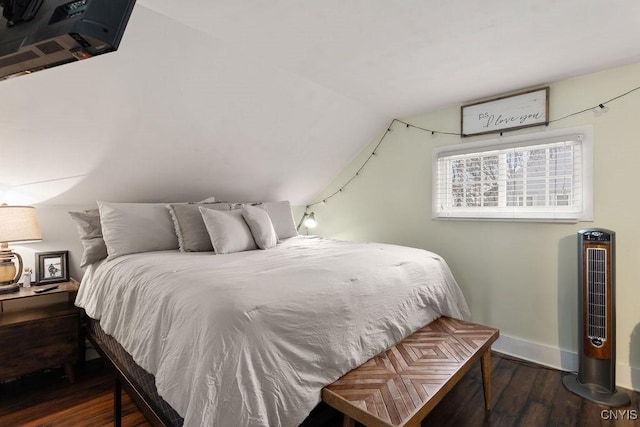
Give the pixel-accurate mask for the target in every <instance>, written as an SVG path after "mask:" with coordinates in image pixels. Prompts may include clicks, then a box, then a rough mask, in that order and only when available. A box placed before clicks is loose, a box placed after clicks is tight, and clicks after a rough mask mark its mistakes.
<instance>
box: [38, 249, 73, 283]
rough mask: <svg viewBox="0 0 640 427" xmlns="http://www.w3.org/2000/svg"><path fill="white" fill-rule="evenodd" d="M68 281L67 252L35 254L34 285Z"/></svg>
mask: <svg viewBox="0 0 640 427" xmlns="http://www.w3.org/2000/svg"><path fill="white" fill-rule="evenodd" d="M67 281H69V251H57V252H37V253H36V283H35V284H36V285H46V284H48V283H57V282H67Z"/></svg>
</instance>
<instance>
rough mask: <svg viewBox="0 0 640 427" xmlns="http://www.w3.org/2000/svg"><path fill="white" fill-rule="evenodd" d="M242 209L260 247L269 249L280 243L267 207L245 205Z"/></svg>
mask: <svg viewBox="0 0 640 427" xmlns="http://www.w3.org/2000/svg"><path fill="white" fill-rule="evenodd" d="M240 211H241V212H242V217H243V218H244V220H245V221H246V222H247V225H248V226H249V229H250V230H251V234H252V235H253V239H254V240H255V241H256V244H257V245H258V247H259V248H260V249H269V248H272V247H274V246H275V245H276V244H277V243H278V236H277V235H276V230H274V228H273V224H272V223H271V218H269V214H268V213H267V211H266V210H265V209H263V208H262V207H256V206H249V205H243V206H242V208H241V209H240Z"/></svg>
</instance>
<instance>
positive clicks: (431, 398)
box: [322, 317, 499, 427]
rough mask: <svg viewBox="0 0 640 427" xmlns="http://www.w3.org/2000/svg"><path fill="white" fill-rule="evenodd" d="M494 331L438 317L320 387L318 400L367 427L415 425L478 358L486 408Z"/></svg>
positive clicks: (346, 423) (350, 422)
mask: <svg viewBox="0 0 640 427" xmlns="http://www.w3.org/2000/svg"><path fill="white" fill-rule="evenodd" d="M498 335H499V331H498V330H497V329H493V328H489V327H486V326H482V325H476V324H474V323H470V322H465V321H462V320H456V319H452V318H450V317H440V318H439V319H436V320H434V321H433V322H431V323H430V324H428V325H427V326H424V327H423V328H421V329H419V330H417V331H416V332H415V333H413V334H411V335H409V336H408V337H407V338H405V339H404V340H402V341H401V342H399V343H398V344H396V345H394V346H393V347H391V348H390V349H388V350H386V351H385V352H383V353H381V354H379V355H377V356H375V357H374V358H373V359H370V360H369V361H367V362H365V363H364V364H362V365H361V366H359V367H358V368H356V369H354V370H352V371H350V372H348V373H346V374H345V375H344V376H343V377H342V378H340V379H339V380H337V381H336V382H334V383H332V384H330V385H328V386H326V387H325V388H324V389H323V390H322V400H324V401H325V402H326V403H327V404H329V405H331V406H333V407H334V408H336V409H337V410H339V411H340V412H342V413H343V414H344V424H343V425H344V426H353V425H355V421H359V422H360V423H362V424H364V425H366V426H369V427H382V426H384V427H391V426H394V427H395V426H419V425H420V422H421V421H422V419H424V418H425V417H426V416H427V414H428V413H429V412H430V411H431V410H432V409H433V408H434V407H435V406H436V405H437V404H438V402H440V400H442V398H443V397H444V396H445V395H446V394H447V393H448V392H449V391H450V390H451V389H452V388H453V387H454V386H455V385H456V383H457V382H458V381H459V380H460V379H461V378H462V377H463V376H464V374H465V373H466V372H467V371H468V370H469V369H470V368H471V366H473V364H474V363H475V362H476V361H478V360H481V365H482V382H483V388H484V398H485V408H486V409H487V410H490V409H491V344H492V343H493V342H494V341H495V340H496V339H497V338H498Z"/></svg>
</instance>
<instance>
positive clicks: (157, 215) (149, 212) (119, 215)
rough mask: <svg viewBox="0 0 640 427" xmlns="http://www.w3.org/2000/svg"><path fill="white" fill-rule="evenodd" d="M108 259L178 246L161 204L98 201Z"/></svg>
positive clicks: (174, 233)
mask: <svg viewBox="0 0 640 427" xmlns="http://www.w3.org/2000/svg"><path fill="white" fill-rule="evenodd" d="M98 208H99V209H100V223H101V224H102V235H103V237H104V241H105V243H106V245H107V253H108V254H109V259H113V258H116V257H119V256H122V255H126V254H133V253H138V252H153V251H164V250H170V249H178V237H177V236H176V232H175V228H174V226H173V221H172V219H171V215H169V210H168V209H167V207H166V205H165V204H164V203H109V202H102V201H98Z"/></svg>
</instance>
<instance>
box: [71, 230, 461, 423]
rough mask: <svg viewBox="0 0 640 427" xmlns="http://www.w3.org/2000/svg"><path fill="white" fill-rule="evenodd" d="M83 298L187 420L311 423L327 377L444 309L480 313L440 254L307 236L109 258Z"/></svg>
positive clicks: (92, 270)
mask: <svg viewBox="0 0 640 427" xmlns="http://www.w3.org/2000/svg"><path fill="white" fill-rule="evenodd" d="M76 304H77V305H78V306H79V307H82V308H83V309H84V310H85V312H86V313H87V315H88V316H89V317H90V318H92V319H95V320H98V321H99V323H100V324H99V328H100V330H101V332H102V333H104V334H105V335H106V336H108V337H112V338H113V339H115V341H117V343H118V344H119V345H120V346H121V347H122V348H123V349H124V350H125V351H126V353H128V354H129V355H130V357H131V359H132V360H133V361H135V363H136V364H137V365H139V367H141V368H142V369H143V370H144V371H146V372H148V373H150V374H152V375H153V377H154V378H155V387H156V389H157V392H158V394H159V396H160V397H162V399H163V400H164V401H166V403H167V404H168V405H170V407H171V408H172V409H173V410H175V412H176V413H177V414H179V416H180V418H181V419H174V421H172V423H174V422H175V424H179V423H182V422H184V425H185V426H201V425H234V426H276V425H280V426H296V425H299V424H300V423H301V422H302V421H303V420H304V419H305V417H306V416H307V415H308V414H309V412H310V411H311V410H312V409H313V408H314V407H315V406H316V405H317V404H318V403H319V402H320V398H321V389H322V387H324V386H325V385H327V384H330V383H332V382H333V381H335V380H336V379H338V378H339V377H341V376H342V375H343V374H345V373H346V372H348V371H349V370H351V369H353V368H355V367H357V366H359V365H360V364H362V363H363V362H365V361H366V360H368V359H369V358H371V357H373V356H374V355H376V354H378V353H380V352H381V351H383V350H385V349H386V348H388V347H390V346H391V345H393V344H395V343H397V342H398V341H400V340H401V339H403V338H404V337H406V336H407V335H409V334H410V333H412V332H414V331H415V330H417V329H418V328H420V327H422V326H424V325H426V324H428V323H430V322H431V321H433V320H434V319H436V318H438V317H439V316H442V315H446V316H450V317H453V318H458V319H464V320H468V319H469V317H470V316H469V310H468V308H467V305H466V302H465V300H464V297H463V295H462V293H461V291H460V289H459V287H458V286H457V284H456V282H455V280H454V278H453V276H452V274H451V272H450V270H449V268H448V266H447V264H446V262H445V261H444V260H443V259H442V258H441V257H440V256H438V255H436V254H433V253H431V252H428V251H425V250H420V249H413V248H407V247H402V246H394V245H386V244H376V243H351V242H343V241H336V240H330V239H323V238H319V237H306V236H298V237H292V238H289V239H286V240H284V241H283V242H282V243H280V244H278V245H277V246H276V247H274V248H272V249H270V250H265V251H259V250H254V251H246V252H238V253H232V254H227V255H223V256H220V255H214V254H213V253H211V252H194V253H181V252H178V251H175V250H173V251H156V252H147V253H138V254H129V255H124V256H120V257H117V258H115V259H113V260H109V261H107V260H103V261H100V262H98V263H95V264H92V265H90V266H89V267H88V269H87V271H86V274H85V276H84V278H83V280H82V286H81V288H80V291H79V293H78V297H77V300H76ZM94 332H95V331H94Z"/></svg>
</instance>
